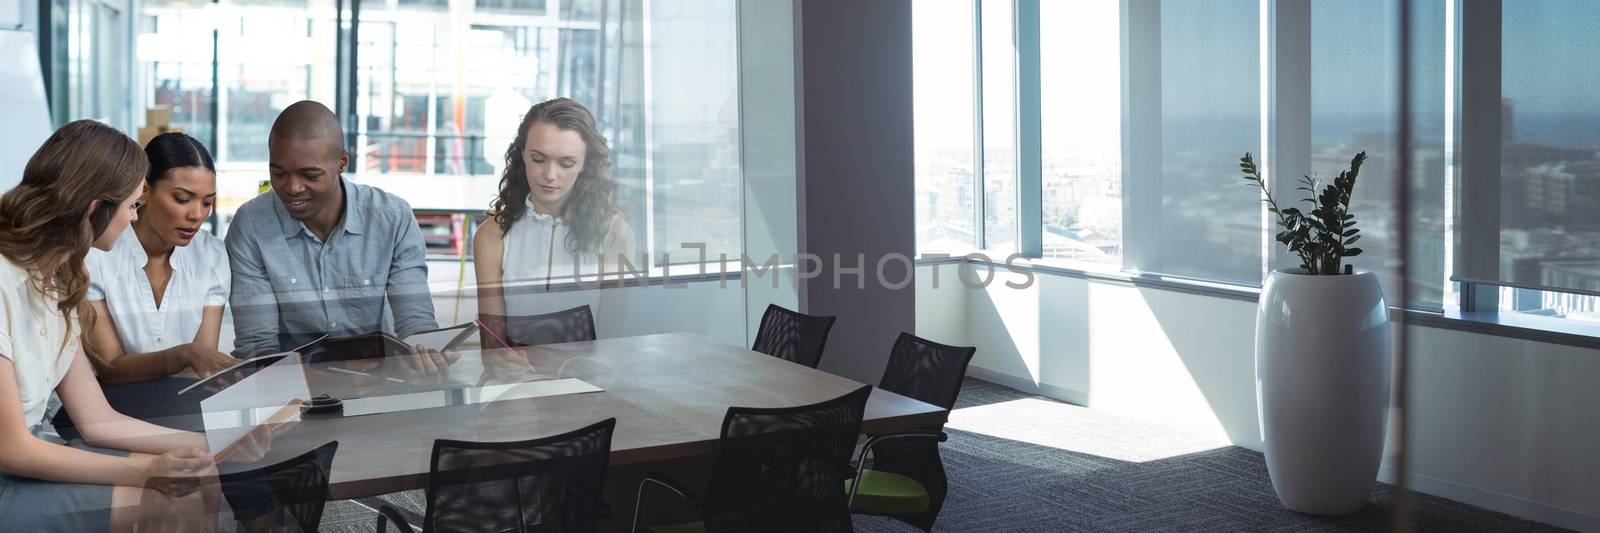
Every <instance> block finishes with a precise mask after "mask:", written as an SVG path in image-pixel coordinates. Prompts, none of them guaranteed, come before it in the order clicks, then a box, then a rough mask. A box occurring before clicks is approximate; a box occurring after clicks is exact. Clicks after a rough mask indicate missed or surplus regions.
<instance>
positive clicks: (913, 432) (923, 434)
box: [846, 429, 950, 506]
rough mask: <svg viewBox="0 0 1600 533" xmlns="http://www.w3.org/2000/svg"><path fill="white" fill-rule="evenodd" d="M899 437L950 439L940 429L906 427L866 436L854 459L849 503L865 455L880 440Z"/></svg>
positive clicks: (858, 484)
mask: <svg viewBox="0 0 1600 533" xmlns="http://www.w3.org/2000/svg"><path fill="white" fill-rule="evenodd" d="M899 439H932V440H935V441H938V442H944V441H947V440H950V435H948V434H946V433H945V432H944V430H942V429H908V430H903V431H888V432H884V433H873V434H869V435H868V436H867V443H866V444H863V445H861V457H860V458H858V459H857V460H856V475H855V480H854V481H851V482H850V495H849V499H848V500H846V501H848V502H850V505H852V506H853V505H855V503H856V491H857V490H860V489H861V475H862V474H863V473H864V472H866V470H867V457H868V456H870V455H872V447H873V446H876V445H877V444H878V443H880V442H884V441H890V440H899Z"/></svg>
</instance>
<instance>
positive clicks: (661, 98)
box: [634, 0, 743, 263]
mask: <svg viewBox="0 0 1600 533" xmlns="http://www.w3.org/2000/svg"><path fill="white" fill-rule="evenodd" d="M650 10H651V13H650V14H649V19H648V20H650V21H651V22H652V23H653V24H654V25H653V27H652V29H651V39H652V40H653V45H652V48H651V51H650V56H649V57H650V60H651V63H650V66H649V70H648V71H647V74H646V75H647V77H648V79H649V80H650V86H649V87H650V89H649V97H650V98H649V100H648V101H647V106H648V107H647V109H648V113H649V115H648V116H649V119H648V120H649V129H648V132H649V133H648V134H649V136H650V140H649V142H648V143H647V144H646V147H647V150H648V151H649V152H648V155H647V157H648V158H649V162H650V165H652V166H651V169H652V171H653V175H652V177H651V182H650V187H651V189H649V190H648V194H649V195H650V202H652V204H651V206H650V209H649V213H650V216H651V217H652V218H651V222H650V225H651V227H652V228H653V229H654V232H655V237H654V244H655V250H656V251H655V253H654V260H655V261H661V260H662V255H663V254H670V255H671V257H670V259H671V262H672V263H683V262H689V261H697V260H698V257H697V255H698V253H699V252H698V251H695V250H690V249H686V248H684V246H685V245H694V244H696V243H703V244H704V245H705V248H706V249H705V253H706V254H707V257H708V258H709V259H711V260H715V259H716V258H717V256H718V254H722V253H726V254H728V256H729V257H737V256H738V255H739V253H740V250H741V248H740V240H739V239H740V235H741V233H740V230H739V225H738V224H737V223H721V222H724V221H726V222H732V221H735V220H738V219H739V204H740V202H741V201H742V199H743V197H742V192H741V189H740V185H739V183H740V175H741V171H740V166H739V93H738V78H737V72H738V71H737V68H738V66H737V61H738V58H737V56H736V54H735V43H736V42H737V33H736V32H735V22H736V17H735V12H734V3H733V2H732V1H731V0H730V1H724V2H706V1H704V0H672V1H667V2H653V3H651V4H650ZM640 207H644V206H640ZM640 211H641V212H643V211H644V210H643V209H640ZM634 227H635V228H640V227H644V226H643V225H641V224H635V225H634ZM639 240H640V241H641V242H642V241H644V240H646V239H645V238H644V235H643V234H642V233H641V234H640V235H639Z"/></svg>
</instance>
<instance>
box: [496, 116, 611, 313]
mask: <svg viewBox="0 0 1600 533" xmlns="http://www.w3.org/2000/svg"><path fill="white" fill-rule="evenodd" d="M505 169H506V170H505V173H504V174H503V175H502V176H501V178H500V193H499V195H498V196H497V197H496V198H495V200H494V204H493V206H492V208H491V209H490V211H489V216H490V218H489V220H487V221H485V222H484V223H483V226H482V227H480V228H479V229H478V232H477V235H476V236H475V237H474V238H473V243H472V245H473V254H474V262H475V267H476V269H477V276H478V282H477V283H478V310H479V312H480V313H481V314H482V315H483V316H485V317H486V318H487V317H496V316H505V315H507V314H510V315H528V314H537V313H540V312H544V311H548V310H549V308H550V307H551V306H549V305H547V304H548V302H540V301H537V299H535V298H533V297H531V293H548V292H549V291H550V288H551V287H552V285H553V283H556V282H569V281H585V282H589V281H592V280H593V279H594V277H595V276H598V275H601V274H604V273H607V272H615V271H616V267H617V265H618V264H619V261H620V259H621V257H624V256H631V255H632V254H633V246H634V244H633V229H632V228H630V227H629V226H628V222H627V220H626V216H625V213H624V212H623V210H622V208H620V207H618V206H617V205H615V204H614V203H613V199H612V195H613V194H615V192H616V189H617V183H616V182H615V181H613V180H612V179H611V148H610V147H608V146H607V145H606V139H605V137H604V136H602V135H600V131H599V128H597V127H596V126H595V118H594V114H593V113H591V112H589V109H588V108H586V107H584V106H583V104H580V103H578V102H576V101H573V100H570V99H567V98H556V99H554V100H549V101H546V102H543V103H540V104H538V105H535V106H533V108H532V109H530V110H528V114H527V115H526V116H525V117H523V119H522V123H521V124H520V125H519V126H518V127H517V137H516V140H515V141H513V142H512V143H511V146H510V148H508V149H507V150H506V166H505ZM541 303H543V304H546V305H541ZM486 322H487V321H486ZM486 325H488V326H489V327H490V329H491V330H493V332H494V333H496V334H503V332H504V328H503V325H499V324H492V323H486ZM501 338H504V337H503V336H502V337H501Z"/></svg>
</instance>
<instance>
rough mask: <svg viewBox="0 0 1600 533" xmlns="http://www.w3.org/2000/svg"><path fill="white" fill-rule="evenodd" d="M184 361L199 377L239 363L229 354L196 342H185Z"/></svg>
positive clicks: (205, 376)
mask: <svg viewBox="0 0 1600 533" xmlns="http://www.w3.org/2000/svg"><path fill="white" fill-rule="evenodd" d="M183 346H184V352H183V353H184V361H185V362H186V363H187V364H188V367H189V368H192V369H194V373H195V375H196V376H198V377H199V378H200V379H205V378H207V377H210V376H211V375H212V374H215V373H217V372H220V371H222V370H226V369H227V368H228V367H230V366H233V365H236V364H239V360H238V359H236V358H234V357H233V356H231V355H228V354H225V353H222V352H220V351H217V349H216V348H211V347H208V346H203V345H200V344H196V343H192V342H191V343H189V344H185V345H183Z"/></svg>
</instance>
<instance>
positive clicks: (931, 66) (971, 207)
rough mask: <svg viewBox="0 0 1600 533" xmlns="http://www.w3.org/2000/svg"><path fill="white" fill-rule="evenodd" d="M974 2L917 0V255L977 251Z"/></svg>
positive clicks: (914, 53) (914, 45)
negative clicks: (974, 147)
mask: <svg viewBox="0 0 1600 533" xmlns="http://www.w3.org/2000/svg"><path fill="white" fill-rule="evenodd" d="M973 6H974V4H973V0H918V1H917V2H915V3H913V4H912V5H911V16H912V24H913V26H912V34H911V35H912V76H913V82H912V86H913V89H914V91H915V92H914V93H913V94H912V106H913V113H914V121H915V128H916V129H915V132H914V135H915V154H916V155H915V158H916V160H915V166H916V173H917V177H916V194H917V197H916V201H915V204H916V216H917V224H916V227H917V250H918V251H919V252H921V253H933V252H940V253H943V252H956V253H959V252H966V251H970V250H973V249H976V248H978V240H977V238H978V231H977V230H978V226H977V217H976V214H975V213H976V211H975V210H976V208H977V202H975V201H974V197H975V195H976V194H977V192H978V188H977V182H976V178H975V176H976V174H975V173H974V171H973V169H974V168H975V166H974V163H975V161H974V156H975V155H976V152H975V151H974V150H973V146H974V145H975V143H976V135H975V131H974V127H973V124H974V118H973V116H974V113H973V109H974V107H973V106H974V102H975V100H974V90H973V86H974V85H975V82H974V76H973V66H974V64H975V62H974V57H973V56H974V54H973V50H974V47H973V36H974V33H975V32H974V31H973V26H974V16H973Z"/></svg>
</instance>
